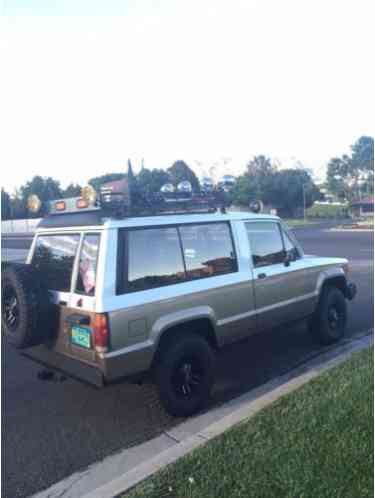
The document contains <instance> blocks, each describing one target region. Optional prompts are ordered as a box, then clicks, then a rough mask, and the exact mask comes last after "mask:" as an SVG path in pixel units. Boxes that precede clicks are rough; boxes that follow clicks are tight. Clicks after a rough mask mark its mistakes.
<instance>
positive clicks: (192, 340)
mask: <svg viewBox="0 0 375 498" xmlns="http://www.w3.org/2000/svg"><path fill="white" fill-rule="evenodd" d="M156 377H157V384H158V386H159V395H160V399H161V402H162V404H163V406H164V408H165V409H166V411H167V412H168V413H169V414H170V415H173V416H175V417H187V416H189V415H192V414H193V413H195V412H197V411H198V410H199V409H200V408H202V407H203V405H204V404H205V403H207V401H208V400H209V398H210V393H211V389H212V385H213V352H212V349H211V347H210V346H209V344H208V343H207V341H206V340H205V339H203V338H202V337H200V336H199V335H196V334H189V335H185V336H181V335H180V336H179V337H176V339H174V340H173V341H172V342H169V343H168V344H167V345H166V346H164V349H163V350H162V351H161V354H160V357H159V361H158V364H157V366H156Z"/></svg>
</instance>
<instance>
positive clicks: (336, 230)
mask: <svg viewBox="0 0 375 498" xmlns="http://www.w3.org/2000/svg"><path fill="white" fill-rule="evenodd" d="M329 231H330V232H360V233H361V232H373V231H374V229H373V228H329Z"/></svg>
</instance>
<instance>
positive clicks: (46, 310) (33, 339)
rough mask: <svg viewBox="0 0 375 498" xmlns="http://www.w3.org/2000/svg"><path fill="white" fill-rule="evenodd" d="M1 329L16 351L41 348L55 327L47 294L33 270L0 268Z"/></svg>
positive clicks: (28, 267) (30, 268) (12, 265)
mask: <svg viewBox="0 0 375 498" xmlns="http://www.w3.org/2000/svg"><path fill="white" fill-rule="evenodd" d="M2 270H3V271H2V275H1V285H2V293H1V294H2V295H1V301H2V302H1V304H2V310H1V325H2V329H3V332H4V334H5V336H6V338H7V340H8V342H9V343H10V344H11V345H12V346H14V347H15V348H17V349H23V348H28V347H31V346H35V345H38V344H41V343H42V342H44V341H45V339H46V338H47V337H48V336H49V332H50V330H51V327H52V326H53V324H54V323H55V321H54V316H53V312H52V310H53V307H52V305H51V303H50V299H49V295H48V291H47V290H46V289H44V288H43V286H42V284H41V282H40V279H39V276H38V274H37V273H36V271H35V269H34V268H33V267H32V266H30V265H26V264H14V263H10V264H7V265H4V266H3V269H2Z"/></svg>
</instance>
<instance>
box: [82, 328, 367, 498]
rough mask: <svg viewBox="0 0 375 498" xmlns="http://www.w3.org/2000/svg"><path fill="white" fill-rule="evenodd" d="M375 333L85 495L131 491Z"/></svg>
mask: <svg viewBox="0 0 375 498" xmlns="http://www.w3.org/2000/svg"><path fill="white" fill-rule="evenodd" d="M371 333H372V331H368V333H367V334H366V335H363V336H361V337H359V338H358V337H357V338H353V340H351V341H350V342H347V343H344V344H341V345H339V346H338V347H336V348H335V349H328V350H325V351H323V352H322V353H321V354H320V355H318V356H316V357H315V358H314V359H312V360H310V361H308V362H307V363H305V364H303V365H301V366H299V367H297V368H295V369H294V370H291V371H289V372H288V373H286V374H284V375H282V376H280V377H278V378H276V379H273V380H271V381H270V382H268V383H266V384H264V385H263V386H260V387H259V388H256V389H254V390H252V391H250V392H248V393H246V394H244V395H242V396H240V397H239V398H237V399H236V400H234V401H235V403H233V405H234V409H233V411H232V412H231V413H229V414H227V415H226V416H224V417H223V418H221V419H220V420H218V421H217V422H214V423H212V424H211V425H209V426H208V427H206V428H204V429H203V430H200V431H199V432H197V433H196V434H194V435H191V436H189V437H187V438H185V439H183V440H182V441H180V442H178V440H177V441H176V444H175V445H173V446H172V447H170V448H168V449H167V450H165V451H163V452H161V453H159V454H158V455H156V456H154V457H153V458H150V459H149V460H147V461H145V462H143V463H142V464H140V465H138V466H137V467H135V468H133V469H131V470H129V471H128V472H126V473H125V474H123V475H122V476H121V477H119V478H117V479H114V480H113V481H111V482H109V483H107V484H105V485H103V486H101V487H99V488H97V489H95V490H94V491H91V492H89V493H87V494H85V495H84V497H83V498H113V497H116V496H119V495H120V494H121V493H124V492H126V491H128V490H129V489H131V488H132V487H134V486H135V485H136V484H138V483H139V482H141V481H143V480H144V479H146V478H148V477H150V476H151V475H153V474H154V473H155V472H157V471H158V470H161V469H162V468H163V467H165V466H166V465H169V464H171V463H173V462H175V461H176V460H178V459H179V458H181V457H182V456H184V455H186V454H188V453H190V452H191V451H192V450H194V449H196V448H198V447H199V446H202V445H203V444H205V443H207V441H209V440H210V439H212V438H214V437H217V436H218V435H220V434H222V433H223V432H224V431H226V430H228V429H229V428H231V427H232V426H233V425H236V424H238V423H240V422H242V421H244V420H246V419H248V418H249V417H251V416H253V415H255V414H256V413H258V412H259V411H260V410H262V409H263V408H265V407H267V406H269V405H270V404H271V403H273V402H274V401H276V400H277V399H279V398H280V397H281V396H284V395H286V394H288V393H291V392H293V391H295V390H296V389H298V388H299V387H302V386H303V385H304V384H306V383H308V382H310V381H311V380H312V379H314V378H316V377H317V376H319V375H321V374H322V373H323V372H324V371H326V370H328V369H329V368H332V367H333V366H335V365H337V364H339V363H341V362H343V361H345V360H346V359H347V358H349V357H350V356H351V355H352V354H353V353H354V352H356V351H360V350H362V349H364V348H367V347H369V346H371V345H372V344H373V337H372V335H371Z"/></svg>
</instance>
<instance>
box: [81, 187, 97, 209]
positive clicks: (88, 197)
mask: <svg viewBox="0 0 375 498" xmlns="http://www.w3.org/2000/svg"><path fill="white" fill-rule="evenodd" d="M81 197H82V199H83V200H85V201H86V202H88V203H89V204H95V202H96V199H97V197H98V194H97V193H96V190H95V189H94V187H93V186H92V185H86V186H85V187H83V188H82V190H81Z"/></svg>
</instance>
